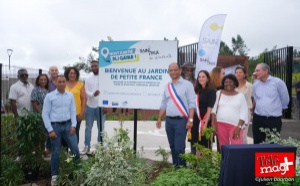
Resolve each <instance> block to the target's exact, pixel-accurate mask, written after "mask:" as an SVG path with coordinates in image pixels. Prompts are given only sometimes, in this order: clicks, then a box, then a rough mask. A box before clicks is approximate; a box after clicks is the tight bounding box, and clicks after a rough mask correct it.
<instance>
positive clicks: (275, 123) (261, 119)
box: [252, 114, 282, 144]
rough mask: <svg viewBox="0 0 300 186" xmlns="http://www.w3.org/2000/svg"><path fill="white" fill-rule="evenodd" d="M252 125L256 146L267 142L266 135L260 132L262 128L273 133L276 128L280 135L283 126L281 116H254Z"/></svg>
mask: <svg viewBox="0 0 300 186" xmlns="http://www.w3.org/2000/svg"><path fill="white" fill-rule="evenodd" d="M252 123H253V126H252V130H253V140H254V144H259V143H262V142H263V141H265V140H266V133H264V132H261V131H260V130H259V129H260V128H264V129H270V130H271V131H273V129H274V128H275V129H276V132H279V133H280V131H281V126H282V121H281V116H279V117H266V116H260V115H257V114H254V115H253V122H252Z"/></svg>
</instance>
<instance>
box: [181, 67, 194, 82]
mask: <svg viewBox="0 0 300 186" xmlns="http://www.w3.org/2000/svg"><path fill="white" fill-rule="evenodd" d="M181 68H182V73H181V76H182V78H183V79H186V80H188V81H190V82H191V83H192V84H193V85H195V83H196V79H195V65H194V64H193V63H192V62H185V63H184V64H183V65H182V66H181Z"/></svg>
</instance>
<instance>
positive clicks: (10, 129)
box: [1, 114, 18, 156]
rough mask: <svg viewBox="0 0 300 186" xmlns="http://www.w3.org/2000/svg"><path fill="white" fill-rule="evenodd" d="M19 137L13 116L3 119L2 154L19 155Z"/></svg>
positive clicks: (6, 116)
mask: <svg viewBox="0 0 300 186" xmlns="http://www.w3.org/2000/svg"><path fill="white" fill-rule="evenodd" d="M17 149H18V146H17V135H16V125H15V118H14V116H13V115H10V114H8V115H5V116H2V117H1V154H6V155H9V156H14V155H16V153H17Z"/></svg>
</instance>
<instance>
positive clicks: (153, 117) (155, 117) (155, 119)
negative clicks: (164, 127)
mask: <svg viewBox="0 0 300 186" xmlns="http://www.w3.org/2000/svg"><path fill="white" fill-rule="evenodd" d="M149 120H150V121H157V120H158V114H154V115H153V116H151V117H150V118H149ZM161 120H162V121H165V120H166V117H162V118H161Z"/></svg>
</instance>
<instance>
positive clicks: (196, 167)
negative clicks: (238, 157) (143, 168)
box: [151, 143, 221, 186]
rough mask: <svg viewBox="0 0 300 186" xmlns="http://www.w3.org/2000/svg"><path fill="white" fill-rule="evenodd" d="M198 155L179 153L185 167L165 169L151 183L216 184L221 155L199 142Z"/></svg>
mask: <svg viewBox="0 0 300 186" xmlns="http://www.w3.org/2000/svg"><path fill="white" fill-rule="evenodd" d="M195 147H196V148H197V149H198V150H200V156H199V157H197V156H195V155H194V154H183V155H180V156H181V157H182V158H183V159H184V160H185V161H186V162H187V167H186V168H179V169H174V168H171V169H165V170H164V171H163V172H161V173H160V174H159V176H158V177H157V178H156V179H155V180H154V182H152V183H151V185H209V186H210V185H218V183H219V174H220V163H221V155H220V154H219V153H218V152H215V151H212V150H210V149H207V148H205V147H203V146H201V145H199V144H197V143H196V144H195Z"/></svg>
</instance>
